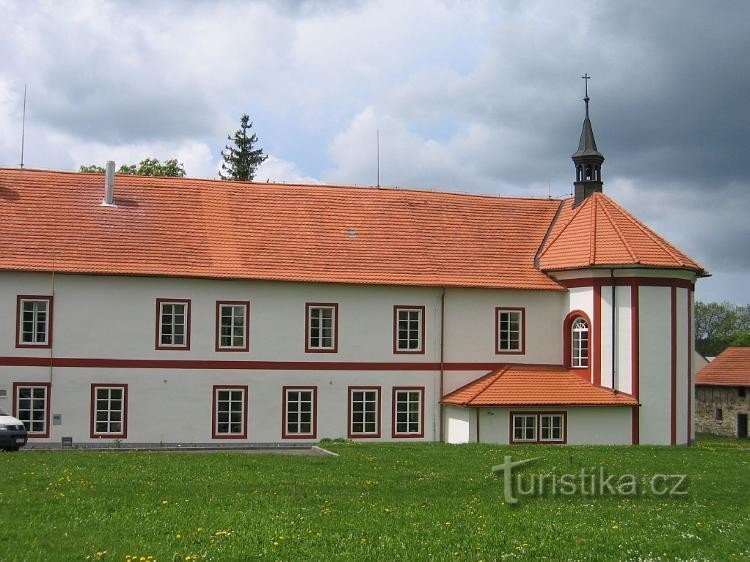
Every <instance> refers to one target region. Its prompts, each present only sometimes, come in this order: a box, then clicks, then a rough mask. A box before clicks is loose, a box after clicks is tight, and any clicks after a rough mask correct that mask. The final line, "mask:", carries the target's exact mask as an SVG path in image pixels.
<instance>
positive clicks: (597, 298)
mask: <svg viewBox="0 0 750 562" xmlns="http://www.w3.org/2000/svg"><path fill="white" fill-rule="evenodd" d="M591 357H592V358H593V360H594V366H593V368H594V381H593V382H594V384H595V385H596V386H601V385H602V286H601V285H594V343H593V346H592V351H591Z"/></svg>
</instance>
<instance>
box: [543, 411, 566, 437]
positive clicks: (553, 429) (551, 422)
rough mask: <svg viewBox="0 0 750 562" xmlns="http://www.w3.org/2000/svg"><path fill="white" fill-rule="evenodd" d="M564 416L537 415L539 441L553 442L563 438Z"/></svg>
mask: <svg viewBox="0 0 750 562" xmlns="http://www.w3.org/2000/svg"><path fill="white" fill-rule="evenodd" d="M564 423H565V420H564V417H563V415H562V414H540V415H539V441H542V442H555V441H563V440H564V433H563V431H564Z"/></svg>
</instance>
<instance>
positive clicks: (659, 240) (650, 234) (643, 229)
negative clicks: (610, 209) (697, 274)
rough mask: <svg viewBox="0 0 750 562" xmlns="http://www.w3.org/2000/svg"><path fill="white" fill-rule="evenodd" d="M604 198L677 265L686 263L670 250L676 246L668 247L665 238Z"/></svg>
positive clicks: (610, 200)
mask: <svg viewBox="0 0 750 562" xmlns="http://www.w3.org/2000/svg"><path fill="white" fill-rule="evenodd" d="M606 200H607V202H608V203H609V204H610V205H613V206H614V207H615V209H617V210H618V211H620V212H621V213H622V214H623V215H625V218H626V219H627V220H629V221H630V222H631V223H633V224H634V225H635V226H636V227H637V228H638V229H640V231H641V232H643V233H644V234H645V235H646V236H648V237H649V238H650V239H651V240H652V241H653V242H655V243H656V244H658V245H659V246H661V248H662V250H664V251H665V252H667V253H668V254H669V255H670V256H671V257H672V259H673V260H674V261H675V262H676V263H677V265H678V266H685V265H687V264H686V263H685V262H684V261H683V260H682V259H680V258H679V257H678V256H676V255H675V253H674V252H673V251H672V250H676V248H670V245H669V244H668V243H667V242H666V241H665V240H663V239H662V238H661V236H659V235H658V234H656V233H655V232H653V231H652V230H651V229H649V228H647V227H646V226H645V225H643V224H641V222H640V221H639V220H638V219H636V218H635V217H634V216H633V215H631V214H630V213H629V212H628V211H627V210H625V209H624V208H622V207H620V205H618V204H617V203H615V202H614V201H613V200H612V199H610V198H609V197H607V198H606Z"/></svg>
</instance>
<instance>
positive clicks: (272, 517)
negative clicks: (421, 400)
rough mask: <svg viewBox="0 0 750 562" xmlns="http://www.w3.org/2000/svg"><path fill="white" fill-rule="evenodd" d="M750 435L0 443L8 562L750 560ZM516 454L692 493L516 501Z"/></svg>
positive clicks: (3, 553)
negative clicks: (72, 447)
mask: <svg viewBox="0 0 750 562" xmlns="http://www.w3.org/2000/svg"><path fill="white" fill-rule="evenodd" d="M747 445H748V444H747V442H745V443H744V444H740V443H738V442H736V441H732V440H721V439H710V440H704V441H702V442H700V444H699V445H698V446H696V447H692V448H666V447H664V448H657V447H635V448H630V447H555V446H545V447H539V446H534V447H532V446H529V447H518V446H515V447H512V448H509V447H494V446H488V445H466V446H450V445H441V444H434V445H428V444H422V445H379V444H368V445H364V444H351V443H331V444H328V445H326V446H327V448H329V449H330V450H332V451H335V452H336V453H338V454H339V455H340V456H339V457H301V456H278V455H265V454H262V455H261V454H258V455H255V454H254V455H248V454H243V453H236V452H227V453H224V452H221V453H158V452H154V453H144V452H109V453H107V452H76V451H67V452H27V453H20V454H19V453H16V454H0V560H3V561H10V560H86V559H88V560H128V559H129V558H130V559H131V560H159V561H165V560H245V559H253V558H269V559H274V560H302V559H312V560H324V559H329V558H330V559H355V558H358V559H411V560H421V559H429V558H431V559H435V560H449V559H457V560H508V559H527V560H535V559H540V558H548V559H554V560H558V559H590V560H607V559H617V560H621V559H633V560H638V559H648V560H663V559H700V560H703V559H709V560H732V559H737V560H740V559H744V560H747V559H750V486H749V481H750V478H749V477H750V451H748V450H746V449H743V448H742V447H744V446H747ZM506 454H512V455H513V458H514V459H520V458H528V457H531V456H534V457H540V459H539V460H538V461H536V462H535V463H533V464H530V465H528V467H525V468H524V470H523V472H524V474H539V473H552V472H553V471H556V472H557V473H561V472H571V473H575V472H577V471H580V469H581V468H587V467H598V466H600V465H601V466H604V467H606V469H607V470H608V471H609V472H610V473H613V474H625V473H632V474H635V475H645V476H647V475H651V474H654V473H664V474H676V473H684V474H687V475H688V480H687V483H686V484H687V487H686V490H687V495H685V496H679V497H669V498H668V497H654V496H650V495H645V496H642V497H612V496H607V497H590V496H583V495H577V496H555V497H551V496H548V497H534V498H531V497H528V498H523V499H521V501H520V503H519V504H518V505H517V506H510V505H507V504H505V503H504V501H503V482H504V480H503V478H500V477H498V476H495V475H493V474H491V467H492V466H493V465H495V464H498V463H500V462H502V460H503V456H504V455H506ZM149 557H150V558H149Z"/></svg>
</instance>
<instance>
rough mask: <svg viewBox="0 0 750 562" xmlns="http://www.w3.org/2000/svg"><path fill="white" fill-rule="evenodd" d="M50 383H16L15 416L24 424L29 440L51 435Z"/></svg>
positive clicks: (14, 392)
mask: <svg viewBox="0 0 750 562" xmlns="http://www.w3.org/2000/svg"><path fill="white" fill-rule="evenodd" d="M51 386H52V385H51V384H50V383H48V382H14V383H13V415H14V416H15V417H17V418H18V419H19V420H21V421H22V422H23V425H24V426H25V427H26V431H27V432H28V436H29V438H40V439H43V438H47V437H49V435H50V430H49V427H50V420H49V418H50V389H51Z"/></svg>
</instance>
